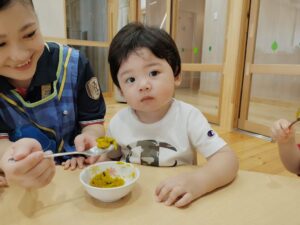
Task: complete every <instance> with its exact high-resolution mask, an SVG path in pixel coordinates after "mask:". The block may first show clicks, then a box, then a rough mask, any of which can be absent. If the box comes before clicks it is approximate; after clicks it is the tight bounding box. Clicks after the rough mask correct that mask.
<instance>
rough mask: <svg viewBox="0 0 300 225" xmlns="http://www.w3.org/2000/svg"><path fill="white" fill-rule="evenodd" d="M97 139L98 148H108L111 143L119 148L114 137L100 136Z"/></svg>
mask: <svg viewBox="0 0 300 225" xmlns="http://www.w3.org/2000/svg"><path fill="white" fill-rule="evenodd" d="M96 141H97V147H98V148H102V149H106V148H108V147H109V146H110V145H114V148H115V150H117V142H116V140H115V139H113V138H112V137H100V138H97V139H96Z"/></svg>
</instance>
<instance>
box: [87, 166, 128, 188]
mask: <svg viewBox="0 0 300 225" xmlns="http://www.w3.org/2000/svg"><path fill="white" fill-rule="evenodd" d="M124 183H125V181H124V179H123V178H121V177H119V176H117V177H112V176H111V175H110V173H109V170H108V169H106V170H105V171H103V172H102V173H99V174H97V175H96V176H94V177H93V178H92V180H91V181H90V185H91V186H94V187H100V188H112V187H120V186H122V185H124Z"/></svg>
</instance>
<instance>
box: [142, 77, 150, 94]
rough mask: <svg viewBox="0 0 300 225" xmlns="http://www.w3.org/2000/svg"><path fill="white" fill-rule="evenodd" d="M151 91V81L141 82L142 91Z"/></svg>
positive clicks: (144, 80)
mask: <svg viewBox="0 0 300 225" xmlns="http://www.w3.org/2000/svg"><path fill="white" fill-rule="evenodd" d="M150 89H151V83H150V81H149V79H147V78H146V79H142V80H141V82H140V88H139V90H140V91H147V90H150Z"/></svg>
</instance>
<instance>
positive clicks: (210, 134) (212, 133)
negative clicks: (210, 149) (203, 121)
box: [207, 130, 215, 137]
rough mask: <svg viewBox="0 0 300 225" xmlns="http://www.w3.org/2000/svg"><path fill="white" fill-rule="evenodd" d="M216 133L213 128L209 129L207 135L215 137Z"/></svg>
mask: <svg viewBox="0 0 300 225" xmlns="http://www.w3.org/2000/svg"><path fill="white" fill-rule="evenodd" d="M214 135H215V132H214V131H213V130H209V131H208V132H207V136H208V137H213V136H214Z"/></svg>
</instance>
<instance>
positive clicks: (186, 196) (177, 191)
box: [155, 173, 199, 207]
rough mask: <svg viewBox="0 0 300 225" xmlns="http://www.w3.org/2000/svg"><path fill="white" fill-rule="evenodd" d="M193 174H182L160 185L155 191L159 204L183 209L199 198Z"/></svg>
mask: <svg viewBox="0 0 300 225" xmlns="http://www.w3.org/2000/svg"><path fill="white" fill-rule="evenodd" d="M195 179H196V178H195V176H194V174H193V173H187V174H181V175H179V176H176V177H171V178H168V179H167V180H165V181H163V182H162V183H160V184H159V185H158V187H157V188H156V190H155V195H156V199H157V201H158V202H164V203H165V205H168V206H169V205H172V204H174V205H175V206H176V207H183V206H186V205H188V204H189V203H191V202H192V201H193V200H194V199H196V198H198V197H199V194H198V193H197V184H196V183H195Z"/></svg>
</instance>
